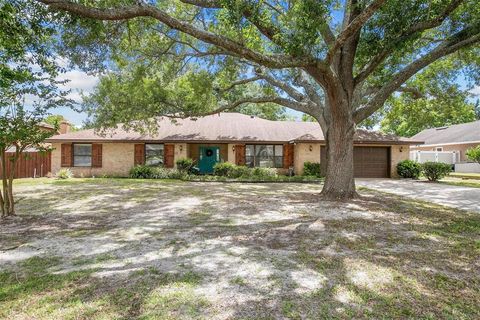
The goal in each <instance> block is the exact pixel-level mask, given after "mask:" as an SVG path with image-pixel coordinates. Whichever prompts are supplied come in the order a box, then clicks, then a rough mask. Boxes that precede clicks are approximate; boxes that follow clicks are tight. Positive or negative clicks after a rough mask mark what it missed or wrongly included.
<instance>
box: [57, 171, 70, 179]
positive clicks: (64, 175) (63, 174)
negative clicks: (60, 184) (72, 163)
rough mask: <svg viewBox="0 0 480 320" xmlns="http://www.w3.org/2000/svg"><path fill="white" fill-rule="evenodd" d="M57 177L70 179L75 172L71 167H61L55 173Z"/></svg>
mask: <svg viewBox="0 0 480 320" xmlns="http://www.w3.org/2000/svg"><path fill="white" fill-rule="evenodd" d="M55 177H56V178H57V179H70V178H72V177H73V172H72V170H70V169H67V168H64V169H60V170H58V171H57V173H55Z"/></svg>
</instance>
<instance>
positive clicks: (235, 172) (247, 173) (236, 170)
mask: <svg viewBox="0 0 480 320" xmlns="http://www.w3.org/2000/svg"><path fill="white" fill-rule="evenodd" d="M252 171H253V170H252V169H251V168H249V167H246V166H234V167H233V168H232V170H230V172H229V174H228V177H229V178H233V179H236V178H240V177H243V178H248V177H251V176H252V173H253V172H252Z"/></svg>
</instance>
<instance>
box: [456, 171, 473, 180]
mask: <svg viewBox="0 0 480 320" xmlns="http://www.w3.org/2000/svg"><path fill="white" fill-rule="evenodd" d="M450 176H451V177H455V178H465V179H478V180H480V173H461V172H452V173H450Z"/></svg>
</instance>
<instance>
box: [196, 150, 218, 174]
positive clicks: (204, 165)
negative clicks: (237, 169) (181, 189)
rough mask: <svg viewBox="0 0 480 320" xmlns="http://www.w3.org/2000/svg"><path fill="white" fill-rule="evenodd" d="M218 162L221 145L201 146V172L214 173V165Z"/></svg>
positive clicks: (199, 167)
mask: <svg viewBox="0 0 480 320" xmlns="http://www.w3.org/2000/svg"><path fill="white" fill-rule="evenodd" d="M217 162H220V148H219V147H200V161H199V162H198V169H200V173H203V174H206V173H213V166H214V165H215V163H217Z"/></svg>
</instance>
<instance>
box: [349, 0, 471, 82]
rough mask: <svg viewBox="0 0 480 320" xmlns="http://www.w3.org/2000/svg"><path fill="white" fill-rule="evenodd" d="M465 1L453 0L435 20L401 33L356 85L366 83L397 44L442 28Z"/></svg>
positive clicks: (363, 70)
mask: <svg viewBox="0 0 480 320" xmlns="http://www.w3.org/2000/svg"><path fill="white" fill-rule="evenodd" d="M464 1H465V0H453V1H452V2H451V3H450V4H449V5H448V6H447V7H446V8H445V10H444V11H443V12H442V14H440V15H439V16H438V17H436V18H435V19H432V20H429V21H421V22H418V23H416V24H414V25H413V26H411V27H410V28H409V29H408V30H406V31H405V32H403V33H401V34H400V35H399V36H398V37H397V38H396V40H395V41H393V42H392V43H391V44H390V45H387V46H386V47H385V48H384V49H383V50H382V51H380V52H379V53H378V54H377V55H376V56H375V57H373V58H372V59H371V60H370V61H369V62H368V63H367V64H366V65H365V66H364V67H363V68H362V70H361V71H360V72H359V73H358V75H357V76H356V77H355V84H358V83H361V82H362V81H364V80H365V79H366V78H367V77H368V76H369V75H370V74H372V73H373V71H375V69H376V68H377V67H378V66H379V65H380V63H382V62H383V61H384V60H385V58H386V57H388V55H389V54H390V52H391V50H392V48H394V47H395V46H396V45H397V44H400V43H402V42H405V41H407V40H408V39H409V38H410V37H412V36H414V35H415V34H417V33H419V32H423V31H426V30H428V29H432V28H435V27H438V26H440V25H441V24H442V23H443V21H445V19H446V18H447V17H448V16H449V15H450V13H452V12H453V11H454V10H455V9H456V8H458V7H459V6H460V5H461V4H462V3H463V2H464Z"/></svg>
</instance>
